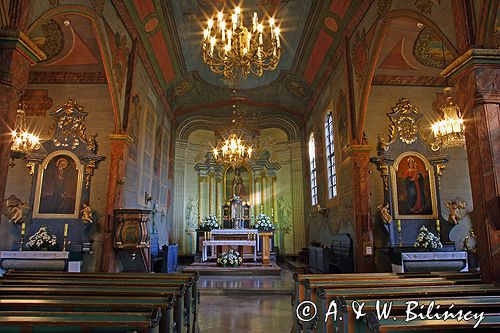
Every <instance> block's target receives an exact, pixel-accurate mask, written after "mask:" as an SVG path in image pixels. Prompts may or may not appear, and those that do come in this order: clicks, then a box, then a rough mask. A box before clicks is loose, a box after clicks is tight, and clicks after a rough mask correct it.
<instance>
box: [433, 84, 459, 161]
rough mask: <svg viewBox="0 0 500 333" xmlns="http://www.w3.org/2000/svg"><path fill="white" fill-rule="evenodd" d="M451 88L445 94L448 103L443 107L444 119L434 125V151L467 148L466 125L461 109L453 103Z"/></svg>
mask: <svg viewBox="0 0 500 333" xmlns="http://www.w3.org/2000/svg"><path fill="white" fill-rule="evenodd" d="M451 90H452V89H451V88H450V87H446V88H445V89H444V94H445V98H446V102H445V103H444V104H443V106H441V108H440V110H441V111H442V112H443V115H444V119H441V120H439V121H437V122H435V123H434V124H433V125H432V131H433V132H434V137H435V141H434V142H433V143H432V145H431V148H432V150H434V151H437V150H439V149H440V148H455V147H464V146H465V125H464V120H463V118H462V114H461V111H460V108H459V107H458V105H457V104H455V103H454V102H453V101H452V97H451Z"/></svg>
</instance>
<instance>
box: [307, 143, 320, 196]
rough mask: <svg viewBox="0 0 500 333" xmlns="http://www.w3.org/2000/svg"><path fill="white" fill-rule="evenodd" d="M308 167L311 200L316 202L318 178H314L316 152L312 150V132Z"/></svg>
mask: <svg viewBox="0 0 500 333" xmlns="http://www.w3.org/2000/svg"><path fill="white" fill-rule="evenodd" d="M309 167H310V171H311V201H312V204H313V206H315V205H317V204H318V180H317V179H316V153H315V151H314V133H311V136H309Z"/></svg>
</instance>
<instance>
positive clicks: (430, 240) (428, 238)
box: [413, 225, 443, 250]
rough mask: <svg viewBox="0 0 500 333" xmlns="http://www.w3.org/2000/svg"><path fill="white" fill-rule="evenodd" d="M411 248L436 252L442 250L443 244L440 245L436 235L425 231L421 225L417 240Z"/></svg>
mask: <svg viewBox="0 0 500 333" xmlns="http://www.w3.org/2000/svg"><path fill="white" fill-rule="evenodd" d="M413 246H415V247H418V248H422V249H426V250H436V249H440V248H442V247H443V244H441V241H440V240H439V238H437V237H436V235H434V234H433V233H432V232H430V231H429V230H427V228H426V227H425V226H424V225H423V226H421V227H420V230H419V233H418V235H417V239H416V240H415V244H413Z"/></svg>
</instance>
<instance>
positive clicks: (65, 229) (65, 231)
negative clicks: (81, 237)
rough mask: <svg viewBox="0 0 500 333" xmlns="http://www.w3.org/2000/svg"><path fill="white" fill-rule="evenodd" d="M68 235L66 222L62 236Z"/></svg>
mask: <svg viewBox="0 0 500 333" xmlns="http://www.w3.org/2000/svg"><path fill="white" fill-rule="evenodd" d="M66 236H68V224H67V223H66V224H65V225H64V237H66Z"/></svg>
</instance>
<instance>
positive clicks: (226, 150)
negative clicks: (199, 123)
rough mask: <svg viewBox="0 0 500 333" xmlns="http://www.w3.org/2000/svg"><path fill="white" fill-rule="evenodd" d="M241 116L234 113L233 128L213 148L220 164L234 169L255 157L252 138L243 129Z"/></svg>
mask: <svg viewBox="0 0 500 333" xmlns="http://www.w3.org/2000/svg"><path fill="white" fill-rule="evenodd" d="M240 121H241V120H240V115H239V114H237V113H236V111H234V112H233V119H232V120H231V126H232V128H230V129H228V130H227V131H226V132H225V133H224V134H222V136H221V137H220V139H219V140H218V141H217V143H216V145H215V147H213V148H212V155H213V157H214V159H215V161H216V162H217V163H219V164H230V165H231V166H233V167H234V168H236V167H238V166H240V165H241V164H242V163H244V162H246V161H248V160H250V159H251V158H252V157H253V152H254V148H253V146H252V143H250V141H251V138H249V137H248V135H246V134H247V132H246V131H245V130H244V129H242V128H241V124H240Z"/></svg>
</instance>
